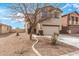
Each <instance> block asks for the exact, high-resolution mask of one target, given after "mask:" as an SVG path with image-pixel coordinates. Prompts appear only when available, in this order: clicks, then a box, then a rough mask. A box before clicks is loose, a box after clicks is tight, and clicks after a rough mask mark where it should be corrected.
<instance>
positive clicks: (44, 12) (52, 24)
mask: <svg viewBox="0 0 79 59" xmlns="http://www.w3.org/2000/svg"><path fill="white" fill-rule="evenodd" d="M38 10H40V11H39V12H40V13H39V14H38V15H37V16H36V17H37V20H39V19H41V20H42V18H45V17H46V18H48V17H51V18H48V19H45V20H42V21H41V22H39V23H38V24H37V26H36V28H35V29H34V32H36V34H39V31H40V30H42V31H43V34H44V35H53V33H59V31H60V29H61V26H60V25H61V13H62V11H61V10H60V9H59V8H55V7H53V6H46V7H43V8H40V9H38ZM27 28H30V27H29V24H28V26H27Z"/></svg>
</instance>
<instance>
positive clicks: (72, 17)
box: [71, 16, 74, 24]
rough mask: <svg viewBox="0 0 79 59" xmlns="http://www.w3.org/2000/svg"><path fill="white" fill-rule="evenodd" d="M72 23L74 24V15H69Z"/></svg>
mask: <svg viewBox="0 0 79 59" xmlns="http://www.w3.org/2000/svg"><path fill="white" fill-rule="evenodd" d="M71 19H72V24H74V16H71Z"/></svg>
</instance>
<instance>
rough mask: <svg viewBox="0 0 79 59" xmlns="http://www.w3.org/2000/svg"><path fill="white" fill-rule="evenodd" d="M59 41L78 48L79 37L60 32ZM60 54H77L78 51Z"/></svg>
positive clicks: (78, 54)
mask: <svg viewBox="0 0 79 59" xmlns="http://www.w3.org/2000/svg"><path fill="white" fill-rule="evenodd" d="M59 41H61V42H64V43H67V44H69V45H72V46H75V47H77V48H79V37H76V36H71V35H62V34H61V35H60V37H59ZM62 56H79V51H75V52H72V53H68V54H65V55H62Z"/></svg>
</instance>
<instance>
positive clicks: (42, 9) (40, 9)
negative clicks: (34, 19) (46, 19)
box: [37, 6, 62, 12]
mask: <svg viewBox="0 0 79 59" xmlns="http://www.w3.org/2000/svg"><path fill="white" fill-rule="evenodd" d="M47 8H49V9H48V10H47V11H50V10H58V11H60V12H62V10H61V9H59V8H56V7H54V6H45V7H42V8H38V9H37V11H40V12H41V11H45V9H47Z"/></svg>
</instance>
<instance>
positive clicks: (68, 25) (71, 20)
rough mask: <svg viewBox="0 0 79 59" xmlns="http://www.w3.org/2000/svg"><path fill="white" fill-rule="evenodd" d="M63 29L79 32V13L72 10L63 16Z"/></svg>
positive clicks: (63, 31)
mask: <svg viewBox="0 0 79 59" xmlns="http://www.w3.org/2000/svg"><path fill="white" fill-rule="evenodd" d="M61 24H62V30H61V33H69V34H70V33H74V34H76V33H79V14H78V13H77V12H76V11H75V12H71V13H69V14H66V15H63V16H62V21H61Z"/></svg>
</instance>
